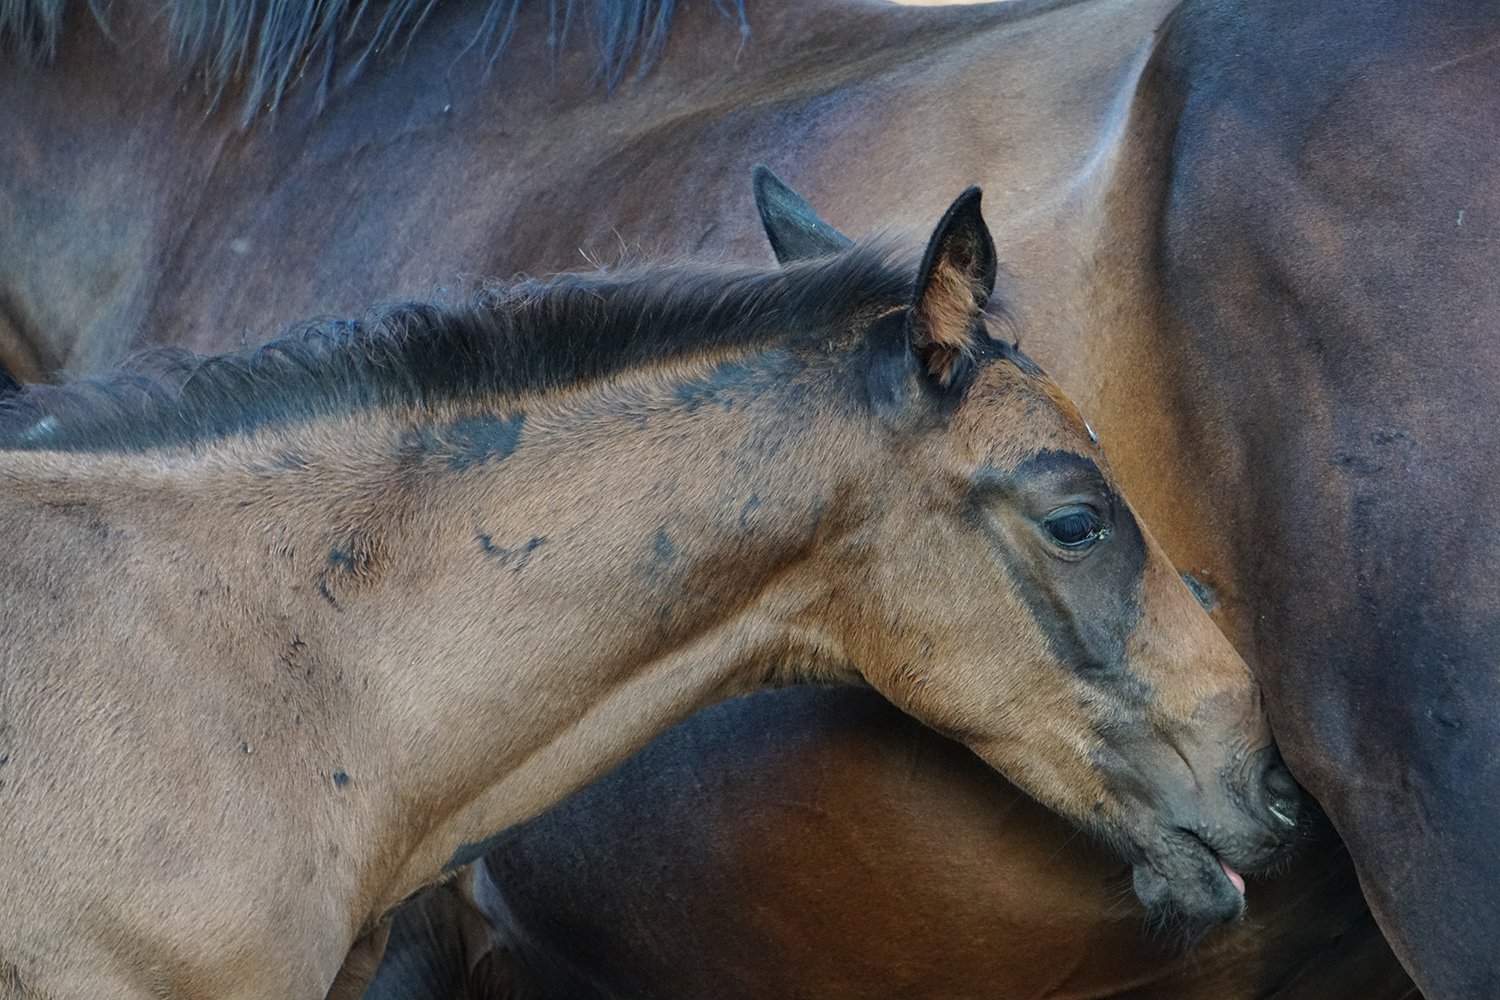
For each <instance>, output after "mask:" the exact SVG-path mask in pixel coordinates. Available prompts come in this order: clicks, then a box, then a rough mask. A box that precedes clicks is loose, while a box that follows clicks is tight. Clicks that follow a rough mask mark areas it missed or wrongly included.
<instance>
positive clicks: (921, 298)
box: [907, 187, 998, 387]
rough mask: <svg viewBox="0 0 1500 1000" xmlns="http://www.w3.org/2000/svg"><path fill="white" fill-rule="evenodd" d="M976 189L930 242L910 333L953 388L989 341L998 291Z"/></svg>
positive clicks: (927, 365) (918, 352) (952, 209)
mask: <svg viewBox="0 0 1500 1000" xmlns="http://www.w3.org/2000/svg"><path fill="white" fill-rule="evenodd" d="M979 198H980V191H979V189H978V188H977V187H971V188H969V190H967V191H965V192H964V193H963V194H961V195H959V196H958V199H957V200H956V201H954V202H953V204H952V205H949V206H948V211H947V212H946V213H944V214H943V218H942V221H941V222H939V223H938V224H937V229H935V230H934V231H933V233H932V239H931V240H929V241H928V243H927V253H926V254H925V255H923V257H922V270H921V271H920V272H918V274H917V292H916V298H915V300H914V301H913V302H912V309H911V319H910V320H909V325H908V328H907V332H908V337H909V338H910V343H911V350H912V354H914V355H915V356H916V359H917V361H918V363H919V364H920V365H921V366H922V369H923V370H924V371H926V372H927V374H928V375H929V376H931V377H932V378H934V379H936V380H937V382H938V384H939V385H942V386H944V387H947V386H949V385H952V384H953V381H954V378H955V376H956V375H958V373H959V372H960V371H961V370H962V369H963V368H964V362H965V361H966V360H967V359H968V358H971V357H973V355H974V354H975V353H977V351H978V350H979V347H980V342H981V340H983V338H985V336H986V334H985V332H984V327H983V326H982V325H981V324H980V322H979V320H980V317H981V316H982V315H983V313H984V307H985V306H986V305H987V304H988V303H989V301H990V294H991V293H992V292H994V290H995V271H996V269H997V267H998V262H997V261H996V259H995V241H994V240H992V239H991V238H990V230H989V227H988V226H986V225H985V224H984V216H982V215H980V214H979Z"/></svg>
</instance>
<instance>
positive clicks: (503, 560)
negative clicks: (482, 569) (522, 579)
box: [474, 532, 547, 573]
mask: <svg viewBox="0 0 1500 1000" xmlns="http://www.w3.org/2000/svg"><path fill="white" fill-rule="evenodd" d="M474 538H475V539H476V540H477V541H478V542H479V551H481V552H483V553H484V554H485V555H487V556H489V557H490V558H491V559H494V560H495V561H496V562H498V563H499V564H500V565H501V566H509V567H510V571H511V572H512V573H519V572H521V570H523V569H525V568H526V564H527V563H529V562H531V556H532V553H534V552H535V551H536V550H537V549H539V548H541V547H542V546H543V545H545V544H547V536H546V535H536V536H535V537H533V538H532V539H531V540H530V541H528V542H527V543H526V544H525V545H517V546H516V547H514V548H502V547H501V546H499V545H496V544H495V540H494V539H493V538H491V537H490V536H489V535H486V534H485V533H484V532H479V533H478V534H476V535H475V536H474Z"/></svg>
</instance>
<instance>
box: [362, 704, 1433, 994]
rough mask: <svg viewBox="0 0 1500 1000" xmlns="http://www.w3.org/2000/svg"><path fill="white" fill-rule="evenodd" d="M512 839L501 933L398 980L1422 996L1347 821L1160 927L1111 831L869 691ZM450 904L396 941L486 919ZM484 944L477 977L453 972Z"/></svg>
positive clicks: (710, 738)
mask: <svg viewBox="0 0 1500 1000" xmlns="http://www.w3.org/2000/svg"><path fill="white" fill-rule="evenodd" d="M788 741H789V742H788ZM487 861H488V872H487V874H488V875H489V876H490V878H491V883H490V884H489V885H481V886H480V888H481V890H483V891H480V892H478V893H476V895H477V896H478V898H479V901H480V904H481V907H480V908H481V909H482V910H483V911H485V912H488V913H489V914H490V915H491V916H492V917H493V919H494V922H495V924H496V927H497V932H498V933H497V936H496V938H495V939H494V940H493V941H490V940H485V939H484V938H483V937H481V936H479V935H475V934H473V933H472V932H471V933H470V934H468V935H467V936H465V935H461V934H456V933H451V932H450V933H449V934H447V935H443V936H442V938H441V940H443V941H444V942H445V943H446V946H447V947H448V948H449V949H450V950H451V951H455V952H458V951H462V950H463V949H465V948H467V952H466V953H465V955H466V957H464V958H462V959H457V958H456V959H453V960H451V963H450V964H449V965H448V966H445V967H443V968H444V969H445V971H446V973H447V976H448V977H449V978H446V979H445V978H435V977H433V976H432V975H431V974H427V973H424V970H421V969H418V968H415V967H413V966H412V964H411V963H410V961H409V960H407V961H406V963H405V964H403V965H399V966H397V965H395V964H393V966H392V967H391V968H390V969H382V970H381V973H380V976H379V978H377V980H376V986H377V988H378V989H380V990H389V992H375V993H373V994H372V996H378V997H380V998H381V1000H394V998H397V997H404V998H406V1000H427V998H429V997H431V998H433V1000H437V998H442V1000H447V998H448V997H450V996H459V997H474V998H499V997H505V996H508V995H510V994H508V993H505V992H503V991H502V990H500V989H498V988H497V987H496V985H495V981H494V979H493V978H492V970H493V969H494V968H495V967H496V966H497V965H498V966H500V967H509V969H510V970H511V972H510V974H511V975H512V976H513V977H514V979H515V980H517V982H516V983H515V984H514V986H513V988H515V989H517V990H518V992H517V994H516V995H519V996H525V997H530V998H535V1000H554V998H568V1000H598V998H603V997H611V998H616V1000H623V998H644V997H651V996H670V997H698V996H714V997H722V998H724V1000H770V998H773V997H785V996H796V995H806V996H817V997H827V998H829V1000H839V998H847V1000H855V998H860V997H871V996H893V995H894V996H903V997H928V998H960V997H963V998H975V1000H979V998H984V997H996V996H1000V997H1033V996H1034V997H1049V998H1070V1000H1081V998H1094V1000H1098V998H1104V997H1110V998H1119V1000H1265V998H1272V997H1274V998H1276V1000H1400V998H1411V997H1415V996H1416V993H1415V990H1414V989H1413V988H1412V986H1411V984H1410V983H1409V981H1407V980H1406V979H1405V977H1404V976H1402V975H1401V974H1400V969H1399V966H1397V964H1396V962H1395V960H1394V958H1393V957H1392V956H1391V954H1390V951H1389V949H1388V948H1387V947H1386V945H1385V943H1384V941H1383V940H1382V939H1381V937H1380V934H1379V932H1378V931H1377V930H1376V929H1375V926H1374V922H1373V920H1372V919H1371V917H1370V914H1369V911H1368V909H1366V907H1365V905H1364V901H1363V900H1362V898H1361V897H1360V894H1359V890H1358V887H1357V886H1356V885H1355V884H1354V882H1353V880H1352V879H1351V878H1350V877H1349V867H1348V860H1347V857H1346V856H1345V855H1344V852H1343V848H1342V847H1341V846H1340V845H1339V844H1338V842H1337V840H1336V839H1331V838H1329V837H1327V836H1324V835H1319V836H1318V837H1317V838H1316V839H1310V841H1309V842H1308V843H1306V844H1304V845H1303V846H1302V850H1301V851H1300V852H1299V856H1298V858H1297V860H1296V861H1295V862H1294V863H1293V864H1292V866H1291V867H1289V868H1287V869H1286V870H1284V871H1282V872H1279V873H1278V875H1277V877H1276V878H1274V879H1269V880H1264V881H1256V882H1253V883H1252V884H1251V885H1250V887H1249V892H1248V893H1247V908H1246V918H1245V919H1244V920H1242V921H1239V922H1237V923H1235V924H1232V925H1230V926H1228V927H1224V928H1220V929H1217V930H1215V931H1213V932H1211V933H1209V934H1208V935H1206V936H1204V937H1203V938H1202V939H1201V941H1199V942H1197V946H1196V947H1195V948H1192V949H1187V948H1184V947H1183V942H1182V940H1181V939H1180V938H1179V937H1178V936H1177V934H1175V933H1174V932H1173V929H1172V928H1170V927H1164V928H1158V929H1156V930H1155V932H1152V931H1150V930H1149V929H1148V926H1147V920H1146V917H1145V915H1144V914H1143V913H1142V912H1141V909H1140V907H1139V906H1138V905H1137V904H1135V902H1134V901H1133V900H1132V899H1130V897H1129V894H1128V889H1127V887H1128V885H1129V873H1128V872H1127V871H1126V870H1125V868H1124V866H1122V865H1121V864H1119V862H1117V861H1116V860H1114V859H1113V858H1112V857H1111V856H1110V854H1109V852H1108V851H1107V850H1105V849H1104V848H1103V847H1101V846H1100V845H1099V844H1098V843H1096V842H1094V841H1092V840H1090V839H1089V838H1088V837H1080V836H1078V835H1077V833H1076V832H1075V831H1073V830H1071V829H1069V828H1068V827H1067V825H1066V824H1064V823H1061V822H1059V821H1057V819H1056V818H1055V817H1053V816H1050V815H1049V814H1047V813H1046V812H1044V811H1043V810H1040V809H1038V808H1036V806H1035V804H1034V803H1032V802H1031V801H1030V800H1029V799H1027V798H1026V796H1025V795H1024V794H1022V793H1021V792H1020V791H1019V790H1018V789H1016V788H1015V787H1014V786H1012V785H1009V784H1007V783H1006V782H1004V781H1003V780H995V778H994V777H993V775H992V774H991V773H988V770H987V769H986V768H985V767H984V765H983V764H982V762H980V761H978V760H977V759H976V758H975V757H974V756H973V755H972V754H970V753H968V752H967V751H965V750H964V749H963V748H962V747H960V746H958V745H956V744H954V743H952V742H950V741H947V740H944V739H942V738H940V737H936V736H934V735H932V734H931V733H930V732H928V731H926V730H924V729H922V728H921V727H920V726H916V725H913V724H912V723H910V722H909V721H907V720H904V719H902V718H901V717H900V716H899V714H897V713H895V712H893V711H892V710H890V709H889V708H887V707H886V706H883V705H881V704H880V703H879V701H878V700H876V699H875V698H873V697H871V696H869V695H868V694H866V693H864V692H858V691H832V690H822V691H816V690H805V689H798V690H794V691H778V692H771V693H767V694H764V695H755V696H752V697H750V698H746V699H739V700H736V701H733V702H726V703H725V704H722V705H718V706H715V707H714V708H712V709H709V710H706V711H704V712H701V713H699V714H698V715H696V716H694V717H693V718H692V719H690V720H688V721H687V722H685V723H682V724H680V725H679V726H677V727H675V728H674V729H672V730H671V731H670V732H668V733H666V734H664V735H663V736H661V737H659V738H658V739H657V740H656V741H654V742H653V743H652V744H651V745H650V746H649V747H647V748H646V749H645V750H643V751H642V752H641V753H639V754H637V755H636V756H635V757H633V758H631V760H630V761H628V762H627V763H626V764H624V765H622V766H621V767H620V768H619V769H618V770H617V771H616V772H614V773H613V774H611V775H609V776H608V777H606V778H605V779H604V780H602V781H601V782H599V783H597V784H596V785H594V786H592V787H590V788H588V789H586V790H584V791H583V792H581V793H579V794H578V795H577V796H575V797H574V798H572V799H570V800H569V801H567V802H565V803H563V804H562V805H560V806H559V807H557V808H556V809H554V810H552V811H550V812H549V813H547V814H546V815H544V816H541V817H538V818H537V819H535V820H533V821H531V822H529V823H527V824H526V825H525V826H523V827H521V828H520V829H518V830H517V831H515V832H514V836H513V837H512V838H511V839H509V840H507V841H506V843H504V844H503V845H501V846H500V847H498V848H497V849H496V850H494V851H492V852H491V853H490V854H489V856H488V859H487ZM437 902H438V903H439V904H441V905H443V906H445V907H448V908H449V909H447V910H446V911H444V912H442V913H434V912H433V910H434V909H435V907H432V906H428V905H426V904H423V903H420V902H419V903H418V904H417V906H418V908H417V909H416V910H415V911H414V912H413V913H411V914H410V915H408V914H407V913H405V912H403V913H402V914H401V915H400V916H399V917H398V918H397V922H396V927H395V929H394V930H393V932H392V936H393V940H394V939H395V937H396V935H398V934H400V935H402V936H403V938H406V939H411V938H415V937H416V936H417V933H418V932H419V931H420V930H424V929H426V928H427V927H430V924H431V921H432V920H434V919H449V920H453V921H455V923H454V924H453V926H463V925H462V923H460V922H458V921H457V917H456V916H454V915H452V914H454V913H455V911H454V910H453V909H452V907H453V905H454V903H453V900H452V898H451V896H450V897H444V898H443V899H441V900H438V901H437ZM456 913H465V914H466V911H465V910H464V909H462V908H458V909H457V910H456ZM428 953H429V954H430V953H431V952H430V951H429V952H428ZM481 962H482V965H481V970H480V975H479V976H477V977H476V980H475V981H474V982H473V983H472V984H465V985H466V988H467V989H468V992H466V993H465V992H456V993H448V992H443V989H444V988H447V989H452V987H451V985H449V984H450V983H451V977H453V975H454V973H455V971H462V970H466V969H468V967H469V966H470V965H471V964H476V965H478V964H481ZM396 982H400V983H401V984H402V988H401V989H397V988H395V985H394V984H395V983H396ZM439 984H441V985H439ZM507 985H510V984H507Z"/></svg>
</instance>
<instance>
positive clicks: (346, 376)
mask: <svg viewBox="0 0 1500 1000" xmlns="http://www.w3.org/2000/svg"><path fill="white" fill-rule="evenodd" d="M912 281H913V269H911V268H908V267H897V266H893V265H892V264H891V263H890V254H889V252H888V248H887V247H886V246H883V245H880V244H874V245H866V246H862V247H856V248H855V249H853V250H850V251H848V252H847V253H845V254H842V255H840V256H839V257H835V258H825V259H823V260H819V261H811V262H808V263H805V264H796V265H792V266H789V267H786V268H780V269H776V270H770V271H767V270H751V269H746V268H733V269H731V268H725V267H703V266H698V267H678V268H653V269H652V270H650V271H649V272H641V273H640V274H638V275H625V276H619V277H611V276H599V275H564V276H562V277H559V278H556V279H554V280H552V281H550V282H547V283H535V282H533V283H527V284H522V285H517V286H514V287H511V288H507V289H502V290H498V291H492V292H487V293H482V294H481V295H479V296H478V297H477V298H476V299H475V301H474V302H473V303H471V304H470V305H468V306H467V307H465V308H461V309H451V310H450V309H444V308H442V307H439V306H436V305H402V306H397V307H393V308H391V309H389V310H387V311H385V312H383V313H380V314H378V315H376V316H375V317H373V318H371V319H369V320H364V321H334V322H330V323H323V324H320V325H316V326H309V327H308V328H307V329H305V330H303V331H302V332H301V333H300V334H297V335H295V336H291V337H288V338H285V339H282V340H277V341H273V342H272V343H270V344H267V345H266V346H264V347H262V348H260V349H258V350H255V351H252V352H243V353H238V354H224V355H219V356H217V357H208V358H205V357H199V356H197V355H193V354H189V353H187V352H185V351H178V350H170V349H167V350H160V351H153V352H148V353H147V354H143V355H141V356H140V357H139V358H137V359H136V360H135V361H134V362H133V363H132V364H131V366H130V367H128V368H126V369H123V370H122V371H121V372H119V373H117V374H115V375H113V376H110V377H107V378H104V379H98V380H85V381H79V382H75V383H72V384H69V385H63V386H46V385H34V386H29V387H27V388H26V389H25V390H24V391H22V392H20V393H18V394H16V395H13V396H11V397H9V398H7V399H4V400H0V448H9V449H28V450H74V451H135V450H142V449H146V448H152V447H159V446H171V445H192V444H195V443H199V442H206V441H210V440H213V439H215V438H219V437H223V436H226V435H231V434H236V433H240V432H246V431H252V430H254V429H255V428H257V427H261V426H265V425H268V424H284V423H293V422H300V421H306V420H309V419H313V418H316V417H319V416H327V415H337V414H344V413H351V412H358V411H360V410H366V409H371V408H375V407H380V406H398V405H412V406H422V405H426V404H431V403H437V402H442V401H446V400H462V399H467V398H475V397H477V396H481V395H483V394H487V393H498V394H502V395H513V394H518V393H529V392H538V391H546V390H548V389H553V388H557V387H560V386H565V385H569V384H575V383H581V382H587V381H591V380H594V379H599V378H604V377H607V376H609V375H612V374H615V373H618V372H621V371H624V370H626V369H629V368H631V367H635V366H640V365H643V364H647V363H650V362H652V361H658V360H665V359H669V358H675V357H683V356H689V355H695V354H702V353H704V352H707V351H712V350H714V349H717V348H726V347H730V348H732V347H746V346H753V345H755V344H759V343H765V344H768V345H769V344H771V343H802V342H804V341H805V342H807V343H809V344H811V343H817V342H819V341H821V340H826V339H828V338H829V337H830V336H831V335H834V334H837V333H842V332H843V331H844V329H846V328H847V327H848V325H849V324H850V322H851V321H852V320H853V319H855V318H856V317H860V316H864V315H868V314H870V313H871V312H873V311H876V310H879V311H885V310H888V309H890V308H892V307H896V306H900V305H904V304H906V303H907V302H908V301H909V300H910V295H911V288H912Z"/></svg>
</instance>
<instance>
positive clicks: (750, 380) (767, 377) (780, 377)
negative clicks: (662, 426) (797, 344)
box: [677, 350, 807, 413]
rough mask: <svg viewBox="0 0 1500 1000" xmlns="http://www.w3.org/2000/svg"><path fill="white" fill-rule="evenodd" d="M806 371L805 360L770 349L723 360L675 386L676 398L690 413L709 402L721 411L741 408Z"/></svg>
mask: <svg viewBox="0 0 1500 1000" xmlns="http://www.w3.org/2000/svg"><path fill="white" fill-rule="evenodd" d="M806 370H807V362H806V361H805V360H803V359H802V358H799V357H797V356H796V355H795V354H792V353H790V352H788V351H785V350H771V351H765V352H763V353H760V354H756V355H753V356H751V357H748V358H744V359H741V360H739V361H726V362H724V363H723V364H720V365H719V366H718V367H716V368H715V369H714V370H713V371H711V372H709V373H708V374H707V375H705V376H704V377H702V378H696V379H692V380H691V381H688V382H683V383H682V384H681V385H679V386H678V387H677V400H678V401H679V402H681V403H683V404H685V405H686V406H687V409H688V412H689V413H691V412H693V411H694V410H696V409H698V407H699V406H702V405H704V404H709V405H712V406H718V407H720V408H721V409H722V410H723V411H724V412H725V413H730V412H732V411H733V410H734V409H735V408H736V407H739V408H740V409H744V408H745V407H746V406H748V405H749V404H751V403H753V402H754V401H755V400H757V399H759V398H760V397H761V396H762V395H763V394H764V393H765V392H766V391H768V390H774V389H776V388H779V387H782V386H785V385H786V383H787V382H789V381H790V380H791V379H793V378H795V377H796V376H797V375H800V374H801V373H802V372H804V371H806Z"/></svg>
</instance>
